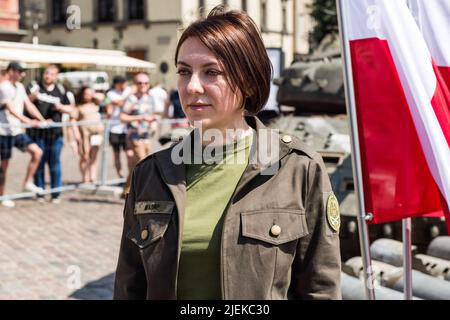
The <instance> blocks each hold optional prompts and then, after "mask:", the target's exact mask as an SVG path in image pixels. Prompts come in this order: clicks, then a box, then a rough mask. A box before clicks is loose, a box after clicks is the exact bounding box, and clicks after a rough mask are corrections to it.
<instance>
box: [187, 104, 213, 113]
mask: <svg viewBox="0 0 450 320" xmlns="http://www.w3.org/2000/svg"><path fill="white" fill-rule="evenodd" d="M209 107H211V105H210V104H190V105H189V108H191V109H192V110H194V111H202V110H205V109H207V108H209Z"/></svg>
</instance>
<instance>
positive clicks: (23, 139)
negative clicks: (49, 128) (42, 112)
mask: <svg viewBox="0 0 450 320" xmlns="http://www.w3.org/2000/svg"><path fill="white" fill-rule="evenodd" d="M32 143H33V140H31V138H30V137H29V136H28V135H27V134H25V133H21V134H18V135H16V136H0V159H1V160H9V159H11V156H12V148H13V147H16V148H17V149H19V150H20V151H22V152H25V150H26V148H27V147H28V146H29V145H30V144H32Z"/></svg>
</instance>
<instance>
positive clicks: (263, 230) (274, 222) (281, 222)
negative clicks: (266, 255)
mask: <svg viewBox="0 0 450 320" xmlns="http://www.w3.org/2000/svg"><path fill="white" fill-rule="evenodd" d="M241 223H242V236H244V237H247V238H252V239H257V240H260V241H264V242H266V243H269V244H272V245H281V244H284V243H287V242H290V241H293V240H296V239H298V238H301V237H304V236H306V235H307V234H308V226H307V224H306V216H305V212H304V211H302V210H295V209H267V210H260V211H250V212H242V213H241Z"/></svg>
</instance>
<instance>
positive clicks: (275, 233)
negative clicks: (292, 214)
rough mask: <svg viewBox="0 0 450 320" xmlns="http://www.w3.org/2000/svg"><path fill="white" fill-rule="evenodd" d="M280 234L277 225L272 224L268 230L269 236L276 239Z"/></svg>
mask: <svg viewBox="0 0 450 320" xmlns="http://www.w3.org/2000/svg"><path fill="white" fill-rule="evenodd" d="M280 233H281V228H280V226H279V225H276V224H274V225H273V226H272V228H270V234H271V235H272V236H274V237H278V236H279V235H280Z"/></svg>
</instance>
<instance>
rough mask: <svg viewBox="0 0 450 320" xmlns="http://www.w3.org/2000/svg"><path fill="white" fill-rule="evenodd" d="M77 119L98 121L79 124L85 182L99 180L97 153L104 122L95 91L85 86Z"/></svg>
mask: <svg viewBox="0 0 450 320" xmlns="http://www.w3.org/2000/svg"><path fill="white" fill-rule="evenodd" d="M75 118H76V120H77V121H92V122H98V123H93V124H87V125H81V126H79V127H78V128H79V131H80V135H79V136H80V141H79V147H78V150H79V154H80V171H81V175H82V179H83V182H85V183H87V182H95V181H96V180H97V155H98V151H99V149H100V145H101V144H102V142H103V135H102V134H103V130H104V129H103V124H102V123H101V115H100V107H99V105H98V101H97V100H96V99H95V92H94V90H93V89H91V88H90V87H87V86H83V87H81V89H80V92H79V93H78V96H77V112H76V116H75Z"/></svg>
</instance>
